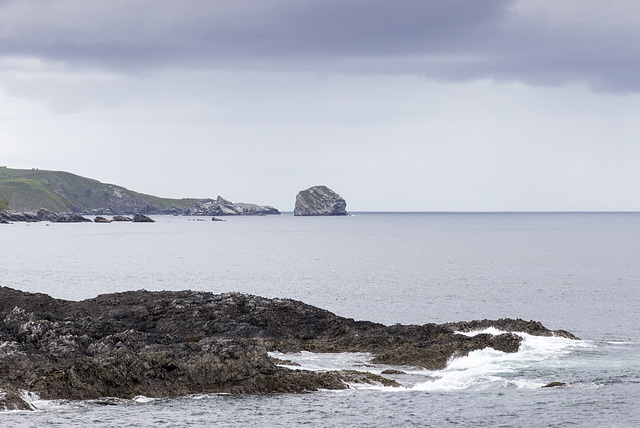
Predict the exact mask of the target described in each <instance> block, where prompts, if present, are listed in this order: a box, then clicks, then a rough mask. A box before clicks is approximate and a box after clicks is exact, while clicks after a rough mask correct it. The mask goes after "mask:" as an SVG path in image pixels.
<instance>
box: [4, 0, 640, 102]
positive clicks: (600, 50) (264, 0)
mask: <svg viewBox="0 0 640 428" xmlns="http://www.w3.org/2000/svg"><path fill="white" fill-rule="evenodd" d="M544 3H545V2H535V1H528V0H521V1H515V0H484V1H481V2H480V1H466V0H448V1H441V0H396V1H392V2H391V1H387V0H351V1H348V0H323V1H315V0H261V1H259V2H256V1H249V0H236V1H229V0H218V1H205V0H189V1H181V2H174V1H165V0H134V1H123V0H110V1H106V0H104V1H91V2H86V1H83V0H63V1H56V2H47V1H38V0H20V1H2V2H0V46H1V51H0V55H2V56H5V57H6V56H17V57H25V56H26V57H37V58H43V59H45V60H48V61H55V62H61V63H64V64H69V65H71V66H78V65H79V66H94V67H99V68H105V69H110V70H116V71H118V72H125V73H127V72H136V71H137V72H140V71H149V70H151V71H152V70H154V69H157V68H166V67H172V68H214V69H245V70H276V71H300V72H312V73H332V72H348V73H384V74H399V73H404V74H418V75H423V76H425V77H428V78H434V79H442V80H448V81H457V80H473V79H492V80H496V81H520V82H524V83H526V84H532V85H559V84H564V83H567V82H580V83H586V84H587V85H589V86H590V87H592V88H594V89H598V90H605V91H620V92H627V91H630V92H636V91H638V90H640V81H639V80H638V79H637V75H638V68H639V66H640V46H638V44H637V43H635V40H637V39H638V36H640V34H639V33H640V25H638V22H635V21H634V19H633V18H629V16H634V11H635V12H638V11H637V10H636V9H638V7H637V6H635V4H634V3H632V2H631V3H630V2H628V1H624V0H616V1H613V2H604V1H603V2H598V1H591V2H579V1H575V0H557V1H555V2H549V4H547V5H545V4H544ZM637 15H638V14H637V13H636V14H635V16H637Z"/></svg>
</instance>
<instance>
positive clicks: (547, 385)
mask: <svg viewBox="0 0 640 428" xmlns="http://www.w3.org/2000/svg"><path fill="white" fill-rule="evenodd" d="M559 386H567V384H566V382H551V383H548V384H546V385H544V386H542V387H543V388H556V387H559Z"/></svg>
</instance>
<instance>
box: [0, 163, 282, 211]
mask: <svg viewBox="0 0 640 428" xmlns="http://www.w3.org/2000/svg"><path fill="white" fill-rule="evenodd" d="M41 209H44V210H46V211H49V212H52V213H56V214H85V215H105V214H106V215H127V214H132V213H141V214H146V215H163V214H164V215H166V214H169V215H193V216H199V215H201V216H230V215H272V214H280V211H278V210H277V209H276V208H274V207H272V206H268V205H257V204H251V203H242V202H231V201H228V200H226V199H224V198H222V197H221V196H218V197H217V198H216V199H209V198H206V199H197V198H184V199H170V198H160V197H157V196H152V195H146V194H143V193H138V192H134V191H132V190H129V189H126V188H124V187H122V186H118V185H114V184H107V183H102V182H100V181H98V180H93V179H90V178H85V177H81V176H79V175H75V174H71V173H69V172H63V171H46V170H40V169H37V168H33V169H12V168H7V167H5V166H2V167H0V212H2V211H4V212H7V211H11V212H13V213H37V212H38V211H39V210H41Z"/></svg>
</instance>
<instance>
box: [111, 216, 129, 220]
mask: <svg viewBox="0 0 640 428" xmlns="http://www.w3.org/2000/svg"><path fill="white" fill-rule="evenodd" d="M111 221H133V219H132V218H131V217H125V216H121V215H114V216H113V217H112V218H111Z"/></svg>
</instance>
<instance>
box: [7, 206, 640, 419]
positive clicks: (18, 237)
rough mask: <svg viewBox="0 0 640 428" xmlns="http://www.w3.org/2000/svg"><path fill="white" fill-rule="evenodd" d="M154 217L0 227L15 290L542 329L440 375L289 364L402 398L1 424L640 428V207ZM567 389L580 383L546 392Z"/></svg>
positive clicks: (173, 403) (85, 414) (372, 396)
mask: <svg viewBox="0 0 640 428" xmlns="http://www.w3.org/2000/svg"><path fill="white" fill-rule="evenodd" d="M156 219H157V220H158V222H157V223H155V224H131V223H111V224H50V225H47V224H46V223H37V224H24V223H23V224H20V223H16V224H13V225H0V242H2V245H1V246H0V285H3V286H8V287H13V288H17V289H20V290H24V291H31V292H43V293H47V294H50V295H52V296H53V297H58V298H65V299H73V300H81V299H85V298H90V297H94V296H96V295H98V294H102V293H111V292H119V291H126V290H136V289H141V288H144V289H148V290H183V289H192V290H203V291H210V292H214V293H221V292H227V291H240V292H245V293H251V294H256V295H261V296H265V297H287V298H293V299H297V300H302V301H304V302H305V303H309V304H312V305H315V306H319V307H322V308H325V309H328V310H331V311H332V312H335V313H337V314H338V315H342V316H347V317H352V318H356V319H367V320H371V321H377V322H382V323H385V324H394V323H405V324H407V323H417V324H422V323H427V322H438V323H439V322H449V321H461V320H471V319H483V318H502V317H512V318H524V319H527V320H528V319H534V320H538V321H540V322H542V323H543V324H544V325H545V326H546V327H548V328H551V329H565V330H569V331H571V332H572V333H574V334H576V335H577V336H579V337H581V338H582V339H583V340H582V341H579V342H575V341H569V340H567V339H562V338H539V337H532V336H526V337H525V340H524V342H523V343H522V345H521V350H520V352H518V353H517V354H504V353H500V352H497V351H493V350H490V349H488V350H483V351H479V352H475V353H472V354H470V355H469V356H468V357H464V358H461V359H457V360H454V361H452V362H450V364H449V366H448V367H447V369H445V370H443V371H441V372H429V371H426V370H422V369H419V368H407V367H388V366H376V365H372V364H370V363H369V361H368V356H367V355H361V354H355V355H351V354H347V355H333V356H332V355H319V356H318V355H312V354H306V353H303V354H299V355H285V356H278V357H279V358H283V359H288V360H291V361H294V362H296V363H298V364H300V365H301V366H302V368H309V369H316V370H320V369H336V368H350V369H357V370H367V371H371V372H374V373H381V372H382V371H383V370H385V369H388V368H393V369H397V370H402V371H404V372H405V374H402V375H388V377H390V378H394V379H396V380H398V381H399V382H400V383H401V384H402V385H403V386H402V387H400V388H389V387H380V386H376V385H358V386H354V388H352V389H349V390H346V391H320V392H314V393H308V394H275V395H265V396H229V395H202V396H190V397H182V398H176V399H147V398H144V397H138V398H136V399H134V400H95V401H87V402H65V401H42V400H38V399H37V398H36V397H32V398H31V399H32V400H33V403H34V405H35V406H36V408H37V409H38V410H37V411H35V412H4V413H0V425H1V426H21V427H23V426H34V427H35V426H38V427H40V426H87V425H94V426H123V427H126V426H137V427H140V426H216V425H218V426H252V425H253V426H255V425H258V426H298V425H305V424H307V425H312V426H388V425H390V424H394V425H402V426H446V425H461V426H616V427H626V426H638V425H640V410H639V409H638V406H637V405H636V403H637V402H639V401H640V324H639V323H638V320H640V301H639V299H638V286H639V284H640V262H639V260H640V245H639V244H638V243H639V242H640V214H636V213H557V214H556V213H535V214H522V213H518V214H515V213H514V214H510V213H492V214H449V213H425V214H419V213H363V214H358V213H356V215H354V216H351V217H313V218H300V217H294V216H292V215H291V214H283V215H281V216H275V217H271V216H268V217H228V218H226V220H227V221H225V222H212V221H210V219H209V218H207V219H206V220H207V221H194V220H196V219H194V218H188V217H156ZM553 381H560V382H566V383H567V384H568V386H567V387H560V388H541V386H542V385H546V384H548V383H550V382H553Z"/></svg>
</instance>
